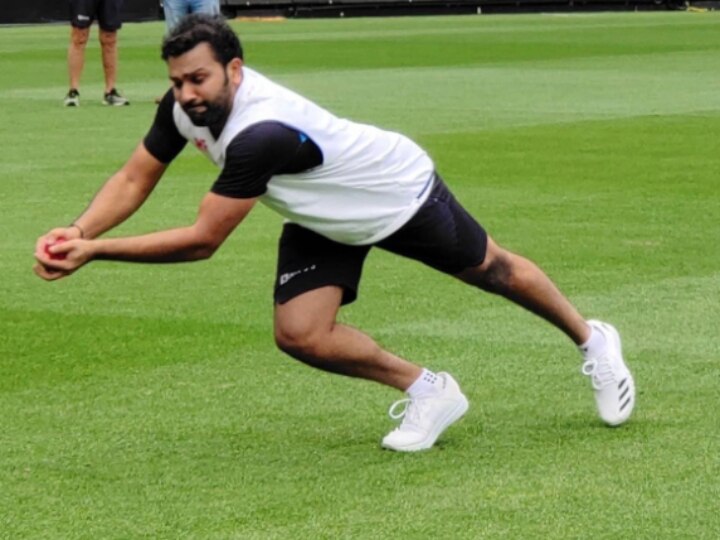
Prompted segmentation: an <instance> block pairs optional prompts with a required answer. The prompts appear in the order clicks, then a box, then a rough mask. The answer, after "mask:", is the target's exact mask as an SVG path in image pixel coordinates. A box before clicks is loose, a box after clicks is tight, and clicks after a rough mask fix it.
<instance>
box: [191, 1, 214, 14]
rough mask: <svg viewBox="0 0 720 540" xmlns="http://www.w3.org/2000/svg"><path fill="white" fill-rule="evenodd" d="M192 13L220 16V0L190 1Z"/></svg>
mask: <svg viewBox="0 0 720 540" xmlns="http://www.w3.org/2000/svg"><path fill="white" fill-rule="evenodd" d="M190 4H191V12H192V13H207V14H208V15H219V14H220V2H219V0H190Z"/></svg>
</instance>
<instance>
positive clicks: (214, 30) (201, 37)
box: [162, 13, 243, 66]
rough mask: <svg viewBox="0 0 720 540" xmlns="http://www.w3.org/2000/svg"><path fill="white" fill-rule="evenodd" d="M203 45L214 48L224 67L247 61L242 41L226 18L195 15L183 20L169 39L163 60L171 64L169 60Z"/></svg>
mask: <svg viewBox="0 0 720 540" xmlns="http://www.w3.org/2000/svg"><path fill="white" fill-rule="evenodd" d="M200 43H207V44H208V45H210V48H211V49H212V51H213V54H214V55H215V59H216V60H217V61H218V62H220V63H221V64H222V65H223V66H227V65H228V63H229V62H230V61H231V60H232V59H233V58H240V59H241V60H242V58H243V50H242V45H240V39H239V38H238V37H237V34H235V32H234V31H233V29H232V28H230V26H229V25H228V24H227V23H226V22H225V19H224V18H223V17H222V15H207V14H204V13H193V14H191V15H188V16H186V17H183V18H182V19H181V20H180V22H179V23H178V24H177V26H175V28H173V29H172V30H171V31H170V33H169V34H168V35H167V36H165V39H163V44H162V59H163V60H165V61H166V62H167V60H168V58H171V57H173V58H174V57H176V56H180V55H183V54H185V53H186V52H188V51H189V50H191V49H194V48H195V47H196V46H198V45H199V44H200Z"/></svg>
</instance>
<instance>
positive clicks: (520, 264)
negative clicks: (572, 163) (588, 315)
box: [378, 178, 635, 425]
mask: <svg viewBox="0 0 720 540" xmlns="http://www.w3.org/2000/svg"><path fill="white" fill-rule="evenodd" d="M378 246H379V247H381V248H383V249H387V250H389V251H392V252H394V253H397V254H400V255H403V256H406V257H410V258H413V259H416V260H419V261H421V262H423V263H425V264H427V265H428V266H431V267H433V268H435V269H437V270H440V271H442V272H445V273H447V274H451V275H453V276H455V277H457V278H459V279H461V280H462V281H464V282H466V283H469V284H471V285H473V286H475V287H479V288H481V289H483V290H486V291H489V292H492V293H495V294H499V295H501V296H503V297H505V298H507V299H508V300H511V301H512V302H514V303H516V304H518V305H520V306H522V307H524V308H526V309H528V310H530V311H531V312H533V313H535V314H537V315H539V316H541V317H543V318H544V319H545V320H547V321H549V322H550V323H552V324H553V325H554V326H556V327H557V328H559V329H560V330H562V331H563V332H564V333H565V334H566V335H567V336H568V337H570V339H571V340H572V341H573V342H574V343H575V344H576V345H578V346H579V349H580V352H581V354H582V356H583V370H582V371H583V373H584V374H585V375H587V376H589V377H590V378H591V380H592V384H593V388H594V389H595V399H596V403H597V407H598V412H599V414H600V417H601V418H602V419H603V421H605V422H606V423H607V424H610V425H619V424H621V423H623V422H625V421H626V420H627V419H628V418H629V417H630V414H631V412H632V409H633V405H634V399H635V398H634V396H635V387H634V382H633V379H632V375H631V374H630V371H629V370H628V369H627V366H626V365H625V362H624V359H623V356H622V347H621V344H620V337H619V334H618V333H617V331H616V330H615V328H613V327H612V326H611V325H609V324H607V323H601V322H599V321H585V320H584V319H583V317H582V316H581V315H580V313H578V310H577V309H576V308H575V307H574V306H573V305H572V304H571V303H570V301H569V300H568V299H567V298H566V297H565V296H563V294H562V293H561V292H560V291H559V290H558V288H557V287H556V286H555V284H554V283H553V282H552V281H551V280H550V278H549V277H548V276H547V275H546V274H545V273H544V272H543V271H542V270H541V269H540V268H538V266H537V265H535V264H534V263H533V262H531V261H529V260H528V259H526V258H524V257H521V256H519V255H516V254H514V253H511V252H510V251H508V250H506V249H503V248H501V247H500V246H498V245H497V244H496V243H495V242H494V241H493V240H492V239H491V238H489V237H488V235H487V233H486V232H485V230H484V229H483V228H482V227H481V226H480V225H479V224H478V223H477V221H475V219H474V218H473V217H472V216H471V215H470V214H469V213H468V212H467V211H466V210H465V209H464V208H463V207H462V206H461V205H460V204H459V203H458V202H457V200H456V199H455V198H454V197H453V195H452V193H450V191H449V190H448V189H447V187H446V186H445V185H444V183H443V182H442V180H440V179H439V178H438V179H437V180H436V184H435V186H434V187H433V189H432V191H431V194H430V195H429V197H428V199H427V201H426V202H425V203H424V204H423V205H422V207H421V208H420V210H419V211H418V212H417V213H416V215H415V216H413V218H412V219H411V220H410V221H409V222H408V223H407V224H405V225H404V226H403V227H402V228H401V229H400V230H399V231H397V232H396V233H394V234H393V235H391V236H390V237H388V238H387V239H385V240H383V241H382V242H380V243H379V244H378Z"/></svg>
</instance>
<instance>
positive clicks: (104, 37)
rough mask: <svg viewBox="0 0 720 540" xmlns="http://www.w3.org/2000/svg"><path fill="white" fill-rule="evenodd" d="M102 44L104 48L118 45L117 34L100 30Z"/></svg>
mask: <svg viewBox="0 0 720 540" xmlns="http://www.w3.org/2000/svg"><path fill="white" fill-rule="evenodd" d="M100 44H101V45H102V46H103V47H114V46H115V45H116V44H117V32H116V31H114V30H113V31H111V32H110V31H107V30H100Z"/></svg>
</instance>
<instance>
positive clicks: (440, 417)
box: [274, 224, 468, 451]
mask: <svg viewBox="0 0 720 540" xmlns="http://www.w3.org/2000/svg"><path fill="white" fill-rule="evenodd" d="M369 250H370V248H369V246H347V245H343V244H339V243H337V242H334V241H332V240H329V239H327V238H324V237H322V236H320V235H319V234H317V233H314V232H312V231H309V230H307V229H304V228H303V227H300V226H298V225H295V224H287V225H285V227H284V229H283V234H282V236H281V238H280V246H279V253H278V267H277V281H276V284H275V293H274V297H275V341H276V343H277V345H278V347H279V348H280V349H281V350H282V351H284V352H286V353H287V354H289V355H290V356H292V357H293V358H296V359H298V360H300V361H302V362H304V363H306V364H308V365H310V366H313V367H316V368H318V369H322V370H325V371H329V372H332V373H339V374H342V375H347V376H349V377H358V378H363V379H368V380H371V381H375V382H378V383H381V384H384V385H387V386H391V387H393V388H397V389H398V390H403V391H405V392H406V393H407V395H408V398H407V399H404V400H401V401H400V403H404V404H406V405H407V407H406V409H405V410H404V412H402V413H400V414H393V413H392V411H394V410H395V409H396V407H395V405H393V407H392V408H391V416H392V417H393V418H401V417H404V419H403V421H402V423H401V424H400V426H399V427H398V428H397V429H395V430H393V431H392V432H391V433H390V434H388V435H387V436H386V437H385V438H384V439H383V441H382V445H383V446H384V447H386V448H390V449H392V450H398V451H416V450H425V449H427V448H430V447H432V446H433V444H434V443H435V441H436V439H437V438H438V437H439V436H440V435H441V434H442V432H443V431H445V429H447V428H448V427H449V426H450V425H451V424H452V423H454V422H455V421H456V420H458V419H459V418H460V417H461V416H462V415H463V414H464V413H465V411H467V408H468V402H467V399H466V398H465V396H464V395H463V394H462V392H461V391H460V388H459V386H458V384H457V383H456V382H455V380H454V379H453V378H452V377H451V376H450V375H449V374H447V373H438V374H435V373H432V372H431V371H429V370H427V369H423V368H421V367H419V366H417V365H415V364H413V363H411V362H409V361H407V360H404V359H403V358H400V357H399V356H397V355H395V354H393V353H391V352H388V351H387V350H385V349H383V348H382V347H380V346H379V345H378V344H377V343H376V342H375V341H374V340H373V339H372V338H371V337H370V336H368V335H366V334H365V333H363V332H361V331H359V330H357V329H355V328H352V327H350V326H348V325H345V324H340V323H338V322H337V314H338V310H339V309H340V306H341V305H343V304H347V303H350V302H352V301H353V300H355V298H356V296H357V291H358V285H359V282H360V275H361V272H362V266H363V262H364V260H365V256H366V255H367V253H368V251H369Z"/></svg>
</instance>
